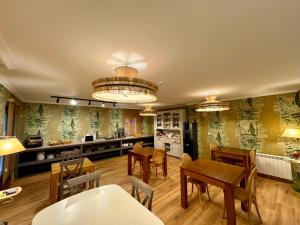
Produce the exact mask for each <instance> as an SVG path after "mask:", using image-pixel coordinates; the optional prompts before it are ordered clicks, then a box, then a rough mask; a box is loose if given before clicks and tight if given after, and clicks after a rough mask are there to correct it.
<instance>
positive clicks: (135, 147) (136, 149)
mask: <svg viewBox="0 0 300 225" xmlns="http://www.w3.org/2000/svg"><path fill="white" fill-rule="evenodd" d="M132 149H133V151H134V152H141V151H142V150H143V145H142V144H141V143H140V142H137V143H135V144H134V145H133V146H132Z"/></svg>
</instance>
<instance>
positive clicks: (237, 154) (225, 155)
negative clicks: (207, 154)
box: [211, 147, 251, 187]
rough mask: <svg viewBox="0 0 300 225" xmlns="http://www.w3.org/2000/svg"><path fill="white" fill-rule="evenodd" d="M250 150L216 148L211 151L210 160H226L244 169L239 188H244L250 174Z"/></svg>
mask: <svg viewBox="0 0 300 225" xmlns="http://www.w3.org/2000/svg"><path fill="white" fill-rule="evenodd" d="M250 152H251V151H250V150H245V149H240V148H232V147H218V148H216V149H211V159H212V160H216V159H217V158H219V157H220V158H222V159H224V161H225V162H226V159H228V160H229V161H230V162H233V163H234V164H237V163H238V165H239V166H242V167H244V168H245V179H244V180H242V182H241V186H242V187H246V183H247V180H248V177H249V176H250V173H251V159H250Z"/></svg>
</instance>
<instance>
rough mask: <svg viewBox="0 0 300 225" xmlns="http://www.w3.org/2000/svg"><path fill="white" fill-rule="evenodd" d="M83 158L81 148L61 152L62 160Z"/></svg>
mask: <svg viewBox="0 0 300 225" xmlns="http://www.w3.org/2000/svg"><path fill="white" fill-rule="evenodd" d="M79 158H81V154H80V150H79V149H75V150H73V151H63V152H61V161H68V160H74V159H79Z"/></svg>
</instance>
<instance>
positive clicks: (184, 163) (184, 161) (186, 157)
mask: <svg viewBox="0 0 300 225" xmlns="http://www.w3.org/2000/svg"><path fill="white" fill-rule="evenodd" d="M192 161H193V160H192V158H191V156H190V155H189V154H187V153H183V155H182V166H183V167H186V166H187V165H188V164H189V163H190V162H192Z"/></svg>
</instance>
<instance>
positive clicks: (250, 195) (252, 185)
mask: <svg viewBox="0 0 300 225" xmlns="http://www.w3.org/2000/svg"><path fill="white" fill-rule="evenodd" d="M256 186H257V168H256V167H254V168H253V170H252V172H251V173H250V176H249V178H248V181H247V185H246V189H245V188H241V187H236V188H235V189H234V193H233V195H234V198H235V199H237V200H239V201H241V202H242V204H246V207H245V208H247V212H248V219H249V225H251V223H252V216H251V206H252V203H253V204H254V206H255V209H256V213H257V215H258V219H259V221H260V223H262V219H261V216H260V213H259V210H258V205H257V199H256V190H257V187H256ZM225 214H226V211H225V208H224V214H223V218H225Z"/></svg>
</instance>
